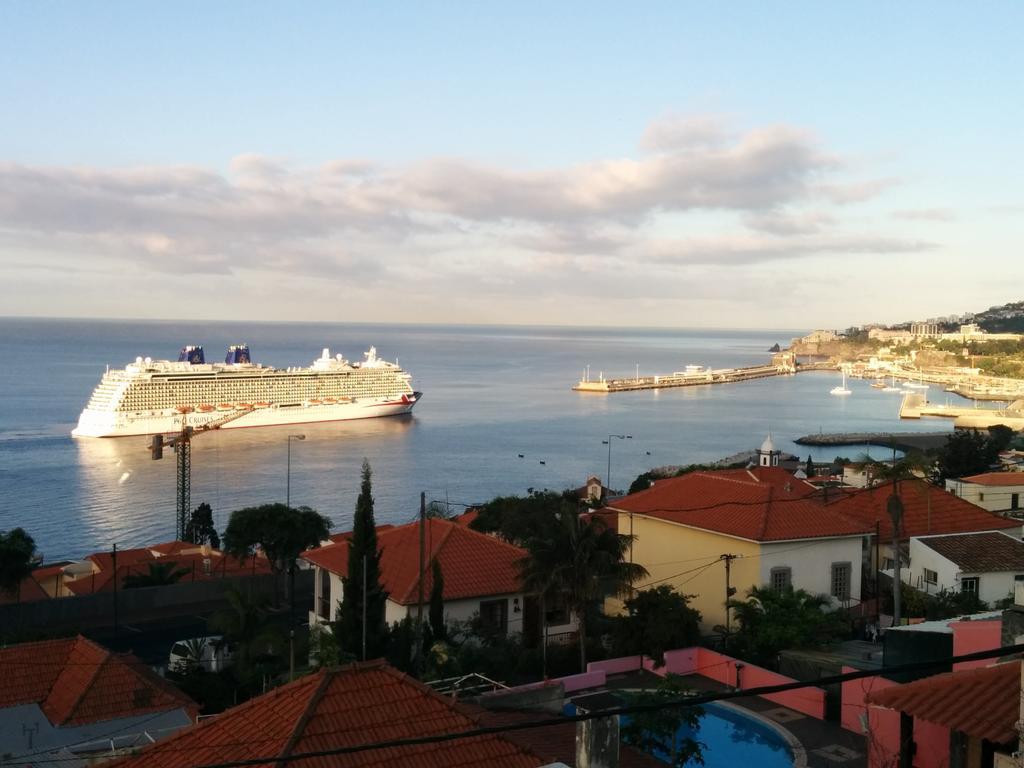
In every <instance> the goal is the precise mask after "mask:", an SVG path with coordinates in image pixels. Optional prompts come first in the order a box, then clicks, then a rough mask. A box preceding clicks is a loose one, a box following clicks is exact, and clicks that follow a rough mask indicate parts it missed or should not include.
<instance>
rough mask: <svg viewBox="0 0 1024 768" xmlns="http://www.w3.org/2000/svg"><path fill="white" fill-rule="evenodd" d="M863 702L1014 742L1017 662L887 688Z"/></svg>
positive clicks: (998, 740)
mask: <svg viewBox="0 0 1024 768" xmlns="http://www.w3.org/2000/svg"><path fill="white" fill-rule="evenodd" d="M867 701H868V703H869V704H874V705H876V706H880V707H888V708H889V709H896V710H899V711H901V712H906V713H907V714H908V715H913V716H914V717H919V718H921V719H922V720H927V721H928V722H931V723H937V724H938V725H944V726H946V727H947V728H950V729H953V730H957V731H963V732H964V733H966V734H968V735H970V736H974V737H976V738H979V739H988V740H989V741H992V742H995V743H996V744H1007V743H1010V742H1013V743H1014V744H1016V741H1017V730H1016V728H1015V725H1016V723H1017V720H1019V719H1020V662H1019V661H1011V662H1007V663H1005V664H996V665H994V666H991V667H980V668H978V669H969V670H963V671H959V672H947V673H946V674H944V675H936V676H934V677H928V678H925V679H924V680H917V681H915V682H913V683H907V684H906V685H898V686H895V687H893V688H886V689H885V690H882V691H878V692H876V693H873V694H870V695H869V696H868V697H867Z"/></svg>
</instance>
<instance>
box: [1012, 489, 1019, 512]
mask: <svg viewBox="0 0 1024 768" xmlns="http://www.w3.org/2000/svg"><path fill="white" fill-rule="evenodd" d="M1010 509H1020V494H1019V493H1011V494H1010Z"/></svg>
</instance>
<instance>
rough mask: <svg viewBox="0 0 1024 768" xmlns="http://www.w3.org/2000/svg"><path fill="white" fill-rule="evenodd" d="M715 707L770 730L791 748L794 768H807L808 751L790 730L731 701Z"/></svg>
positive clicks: (721, 702)
mask: <svg viewBox="0 0 1024 768" xmlns="http://www.w3.org/2000/svg"><path fill="white" fill-rule="evenodd" d="M715 706H716V707H721V708H722V709H728V710H731V711H732V712H735V713H736V714H737V715H740V716H741V717H746V718H749V719H751V720H756V721H757V722H758V723H760V724H761V725H763V726H765V727H766V728H770V729H771V730H772V731H773V732H774V733H776V734H777V735H778V737H779V738H780V739H782V740H783V741H784V742H786V746H787V747H789V751H790V753H791V754H792V755H793V768H807V750H806V749H804V745H803V744H802V743H800V739H798V738H797V737H796V736H794V735H793V733H792V732H791V731H790V730H789V729H788V728H785V727H783V726H782V725H780V724H779V723H776V722H775V721H774V720H772V719H771V718H768V717H765V716H764V715H762V714H759V713H758V712H754V711H753V710H750V709H747V708H746V707H741V706H739V705H737V704H733V703H732V702H729V701H716V702H715Z"/></svg>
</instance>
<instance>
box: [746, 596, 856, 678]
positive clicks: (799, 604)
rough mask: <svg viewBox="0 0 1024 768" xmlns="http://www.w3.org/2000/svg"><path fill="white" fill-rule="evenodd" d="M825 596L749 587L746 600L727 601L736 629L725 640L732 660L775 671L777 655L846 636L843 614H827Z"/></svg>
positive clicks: (827, 603) (826, 597)
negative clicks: (738, 659)
mask: <svg viewBox="0 0 1024 768" xmlns="http://www.w3.org/2000/svg"><path fill="white" fill-rule="evenodd" d="M830 606H831V599H830V598H829V597H828V595H812V594H810V593H809V592H806V591H804V590H802V589H793V588H791V587H790V588H787V589H771V588H770V587H767V586H763V587H751V589H750V591H749V592H748V593H747V599H746V600H730V601H729V602H728V607H729V608H730V609H731V610H732V611H733V616H734V617H735V619H736V624H737V626H738V628H737V629H736V631H735V632H734V633H733V634H732V636H731V637H729V638H728V640H727V647H728V648H729V652H730V653H731V654H732V655H733V656H738V657H739V658H741V659H744V660H745V661H749V662H752V663H754V664H759V665H760V666H766V667H775V666H776V664H777V661H778V655H779V652H780V651H783V650H786V649H789V648H809V647H815V646H818V645H822V644H825V643H828V642H831V641H832V640H834V639H836V638H838V637H841V636H842V635H844V634H846V632H847V631H848V627H847V625H846V622H845V620H844V617H843V615H842V614H840V613H838V612H836V611H831V610H828V608H829V607H830Z"/></svg>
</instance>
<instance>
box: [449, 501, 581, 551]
mask: <svg viewBox="0 0 1024 768" xmlns="http://www.w3.org/2000/svg"><path fill="white" fill-rule="evenodd" d="M577 509H578V504H577V499H575V498H571V497H570V496H568V495H567V494H560V493H555V492H553V491H532V492H531V493H530V494H529V495H527V496H499V497H498V498H495V499H492V500H491V501H489V502H487V503H486V504H484V505H483V506H482V507H480V509H479V513H478V515H477V517H476V519H475V520H473V522H471V523H470V524H469V527H470V528H472V529H473V530H475V531H480V532H481V533H492V534H497V535H498V536H500V537H501V538H503V539H504V540H505V541H508V542H510V543H512V544H515V545H516V546H519V547H525V546H526V544H527V542H529V541H530V539H534V538H537V537H541V536H544V535H546V534H548V533H549V532H552V531H554V530H555V529H556V528H557V527H558V522H557V521H558V516H559V515H560V514H562V513H563V512H565V513H567V514H575V513H576V511H577Z"/></svg>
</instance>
